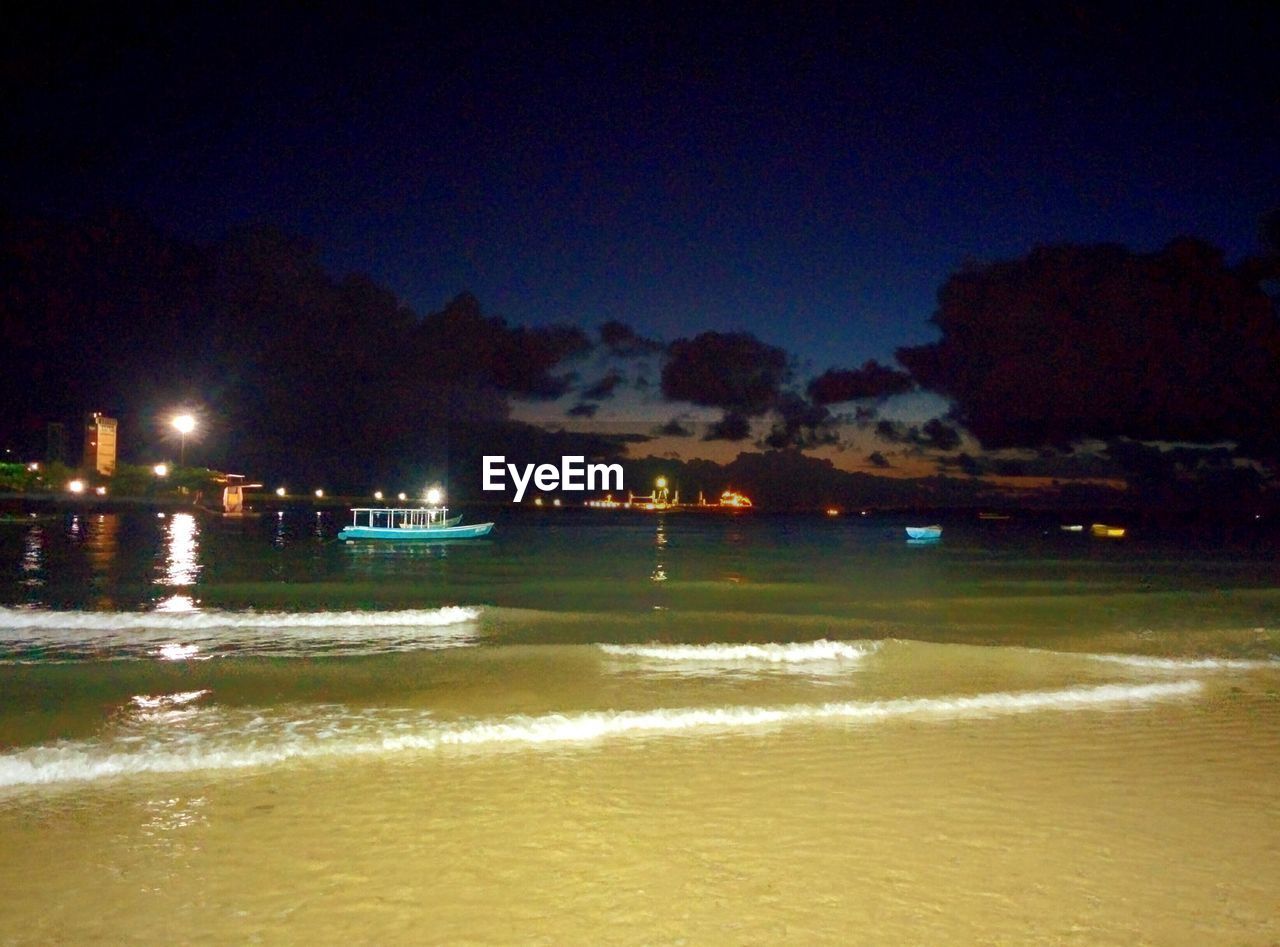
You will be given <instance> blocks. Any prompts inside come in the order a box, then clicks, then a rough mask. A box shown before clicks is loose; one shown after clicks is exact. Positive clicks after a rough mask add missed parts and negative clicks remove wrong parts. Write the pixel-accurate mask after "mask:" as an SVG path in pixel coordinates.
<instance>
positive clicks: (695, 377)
mask: <svg viewBox="0 0 1280 947" xmlns="http://www.w3.org/2000/svg"><path fill="white" fill-rule="evenodd" d="M789 377H790V372H789V370H788V368H787V353H786V352H784V351H783V350H782V349H780V348H776V347H775V346H772V345H767V344H766V343H764V342H761V341H760V340H759V339H757V338H756V337H755V336H753V335H751V334H749V333H746V332H729V333H722V332H704V333H702V334H701V335H698V336H695V337H694V338H692V339H676V340H675V341H674V342H672V343H671V346H670V348H669V350H668V358H667V362H666V364H665V365H664V366H663V367H662V394H663V395H664V396H665V397H666V398H668V399H670V400H672V401H688V402H691V403H693V404H696V405H702V406H704V407H712V408H724V409H725V410H726V412H727V413H726V415H725V418H724V419H723V420H722V422H721V423H722V424H729V425H730V428H731V429H732V430H735V431H737V430H740V428H741V423H740V421H738V420H737V419H736V418H735V419H734V420H733V421H730V414H733V415H741V416H743V417H756V416H759V415H761V414H764V413H765V412H766V411H768V410H769V409H770V408H771V407H773V406H774V404H775V402H776V401H777V400H778V396H779V394H780V392H781V387H782V385H783V384H784V383H785V382H786V381H787V380H788V378H789ZM744 436H745V435H744ZM732 439H733V440H738V439H740V438H732Z"/></svg>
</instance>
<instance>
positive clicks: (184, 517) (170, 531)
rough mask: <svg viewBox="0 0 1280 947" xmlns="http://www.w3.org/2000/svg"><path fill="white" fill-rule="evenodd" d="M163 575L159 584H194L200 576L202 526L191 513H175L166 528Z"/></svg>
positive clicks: (158, 580) (158, 581)
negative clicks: (200, 526)
mask: <svg viewBox="0 0 1280 947" xmlns="http://www.w3.org/2000/svg"><path fill="white" fill-rule="evenodd" d="M165 538H166V543H165V548H164V557H165V559H164V563H163V565H162V566H161V568H162V569H163V573H164V574H163V575H162V576H161V577H160V578H158V579H157V580H156V584H157V585H194V584H195V583H196V581H197V580H198V579H199V577H200V528H199V525H198V524H197V523H196V518H195V517H194V516H193V515H192V514H190V513H175V514H174V515H173V516H172V517H170V518H169V524H168V526H167V527H166V528H165Z"/></svg>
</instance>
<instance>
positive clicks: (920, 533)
mask: <svg viewBox="0 0 1280 947" xmlns="http://www.w3.org/2000/svg"><path fill="white" fill-rule="evenodd" d="M907 536H908V537H909V538H910V539H941V538H942V527H941V526H908V527H907Z"/></svg>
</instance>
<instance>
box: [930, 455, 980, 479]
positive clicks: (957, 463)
mask: <svg viewBox="0 0 1280 947" xmlns="http://www.w3.org/2000/svg"><path fill="white" fill-rule="evenodd" d="M938 466H939V467H940V468H942V469H943V470H959V471H960V472H961V473H963V474H966V475H968V476H970V477H981V476H982V475H983V474H986V473H989V472H990V470H991V465H990V464H989V463H987V461H985V460H983V459H981V458H978V457H974V456H973V455H972V454H969V453H966V452H965V451H961V452H960V453H958V454H952V455H948V456H942V457H939V458H938Z"/></svg>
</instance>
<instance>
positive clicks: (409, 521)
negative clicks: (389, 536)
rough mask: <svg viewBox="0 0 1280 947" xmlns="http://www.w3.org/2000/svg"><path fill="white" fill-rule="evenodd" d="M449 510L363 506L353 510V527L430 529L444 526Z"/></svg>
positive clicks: (434, 507) (446, 508) (438, 507)
mask: <svg viewBox="0 0 1280 947" xmlns="http://www.w3.org/2000/svg"><path fill="white" fill-rule="evenodd" d="M448 512H449V509H448V507H443V506H430V507H427V506H417V507H385V506H362V507H355V508H353V509H352V510H351V525H352V526H362V527H365V528H367V529H428V528H432V527H438V526H444V525H445V519H446V518H447V515H448Z"/></svg>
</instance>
